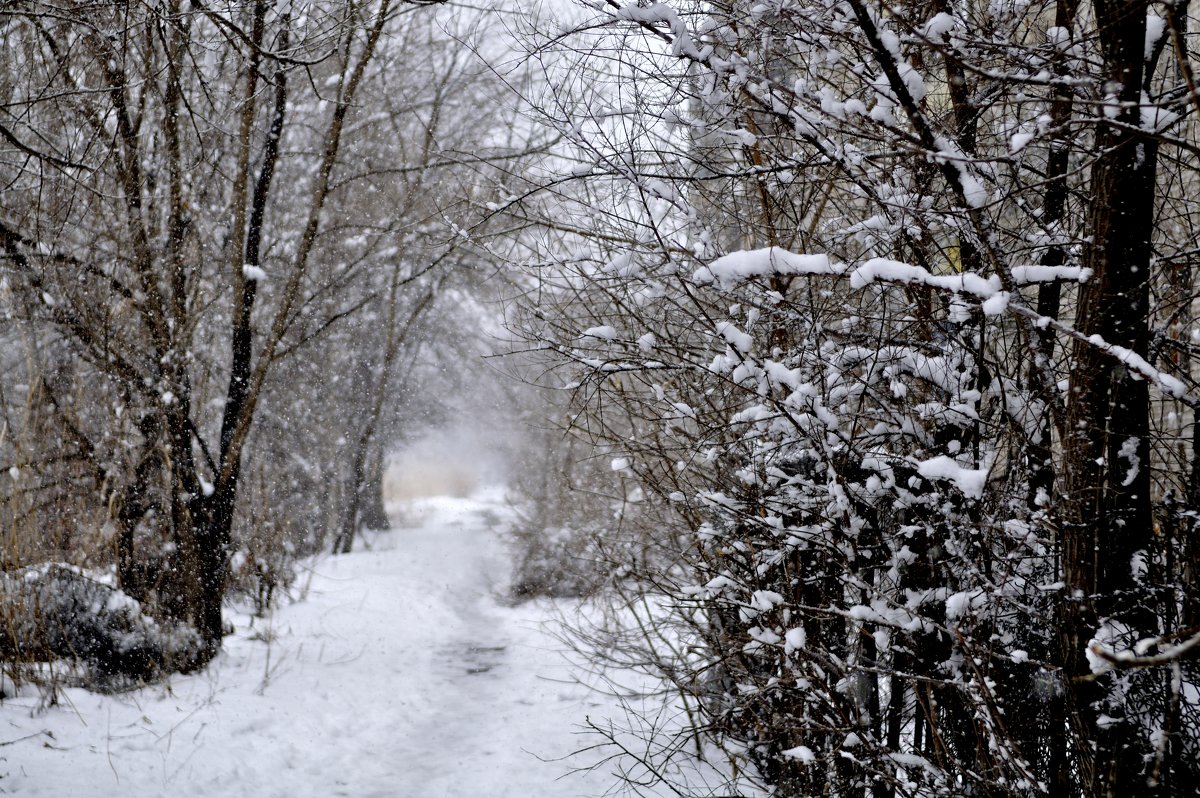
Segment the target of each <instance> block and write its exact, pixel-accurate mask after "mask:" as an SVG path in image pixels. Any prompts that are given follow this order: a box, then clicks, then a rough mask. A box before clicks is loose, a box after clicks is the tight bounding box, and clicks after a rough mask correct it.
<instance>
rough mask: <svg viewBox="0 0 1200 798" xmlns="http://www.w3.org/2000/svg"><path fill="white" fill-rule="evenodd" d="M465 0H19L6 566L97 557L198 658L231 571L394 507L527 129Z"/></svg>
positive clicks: (241, 577)
mask: <svg viewBox="0 0 1200 798" xmlns="http://www.w3.org/2000/svg"><path fill="white" fill-rule="evenodd" d="M444 11H446V10H445V9H437V8H429V7H426V6H425V5H422V4H413V3H397V2H392V0H376V1H375V2H369V3H359V2H290V1H288V0H282V1H280V2H276V1H275V0H254V1H253V2H222V3H208V2H205V3H199V2H197V3H191V2H183V1H182V0H176V1H175V2H165V3H141V2H135V3H117V4H112V3H86V4H67V5H54V4H46V3H40V2H21V3H10V4H7V5H6V6H5V7H4V8H3V9H0V44H2V45H3V47H4V51H5V57H4V58H3V59H0V95H2V96H3V97H4V101H3V105H0V185H2V186H3V189H2V192H0V308H2V312H3V316H2V318H0V341H2V344H0V358H2V360H3V363H2V364H0V368H2V372H0V412H2V413H3V418H2V419H0V466H2V467H3V473H4V478H3V481H2V484H0V535H2V537H3V540H2V542H0V569H3V570H4V571H5V572H7V573H11V574H18V573H23V572H24V571H23V570H22V569H29V568H34V569H44V564H45V563H48V562H63V563H69V564H71V565H72V566H83V567H85V568H87V569H89V570H88V574H89V577H88V578H92V579H98V580H100V581H101V582H107V583H110V584H111V585H112V586H115V587H117V588H119V589H120V591H122V593H123V594H124V596H125V597H126V599H132V600H133V603H132V604H129V606H134V605H137V606H139V607H140V611H144V612H146V613H148V614H149V615H150V616H151V617H157V618H160V619H164V621H165V620H166V619H170V620H171V621H172V622H182V623H183V624H184V625H186V626H191V627H193V628H194V629H195V631H196V632H197V633H198V638H196V639H198V640H199V645H197V646H195V647H194V650H193V651H192V652H191V653H190V654H189V655H188V656H187V657H173V658H172V660H173V661H172V667H179V666H182V667H196V666H199V665H202V664H204V663H206V662H207V661H208V660H209V659H210V658H211V657H212V656H213V654H215V653H216V652H217V651H218V650H219V647H220V641H221V636H222V634H223V632H224V626H223V623H222V616H221V608H222V603H223V601H224V600H225V598H226V595H227V590H229V589H233V590H236V591H241V592H244V593H246V594H248V595H249V596H251V597H252V598H253V599H254V600H255V601H256V602H257V603H258V605H259V608H260V609H262V608H263V607H264V606H265V605H266V604H267V603H269V601H270V599H271V598H272V596H273V594H274V592H275V590H276V588H277V587H279V586H282V585H285V584H286V582H287V579H288V574H289V564H290V562H291V560H292V559H293V558H294V557H295V556H297V555H300V554H304V553H307V552H312V551H314V550H318V549H320V548H321V547H323V546H334V547H335V548H336V549H337V550H339V551H348V550H349V549H350V548H351V546H352V545H353V541H354V535H355V532H356V531H357V529H358V528H359V527H360V526H361V525H363V524H368V525H373V526H378V525H382V524H386V520H387V519H386V516H385V515H384V514H383V512H382V504H381V502H382V498H381V493H380V491H381V487H380V486H381V482H382V479H381V477H382V469H383V466H384V458H385V454H386V450H387V447H388V445H389V442H390V441H392V440H394V439H395V438H396V437H397V436H399V435H401V434H403V432H404V431H405V419H404V417H403V415H402V414H401V413H400V407H401V403H400V401H399V400H398V399H397V397H398V396H401V395H403V394H404V391H403V384H404V381H405V372H406V370H407V369H410V368H411V367H412V365H413V363H415V362H416V360H417V358H418V357H419V356H420V354H421V351H422V347H423V346H425V343H426V342H427V341H428V339H429V337H430V335H431V334H432V331H433V330H434V329H435V328H436V327H437V326H438V325H439V324H441V325H443V326H444V325H445V323H446V321H445V320H446V319H451V320H452V321H456V320H455V317H454V316H453V314H449V315H448V314H440V315H439V314H437V313H434V312H433V311H434V309H435V307H436V304H437V302H439V301H444V300H445V299H446V298H451V299H453V296H454V292H455V291H466V290H470V285H471V283H472V281H473V280H474V279H475V278H474V277H473V276H472V275H473V272H474V271H475V269H476V267H477V266H478V260H477V258H476V257H475V256H473V255H472V254H471V253H470V252H469V251H468V250H467V249H466V248H464V247H463V246H462V243H463V240H462V239H461V238H460V237H458V236H456V235H455V234H454V224H456V223H458V224H464V225H465V224H468V223H469V222H470V221H472V220H474V219H476V218H477V215H478V214H477V213H476V212H475V211H474V208H475V207H476V206H479V205H480V204H481V203H482V202H483V201H484V199H485V197H484V196H483V195H484V194H485V193H486V192H487V191H488V185H489V180H488V177H487V175H488V171H489V170H490V169H491V168H492V164H498V163H504V162H506V161H509V160H511V159H513V158H514V157H518V156H519V154H520V150H521V149H522V147H529V146H534V145H531V144H529V138H528V136H527V137H526V138H525V139H524V141H523V143H521V144H515V143H514V142H516V141H517V139H518V137H517V135H516V134H514V133H512V132H511V129H512V125H511V124H509V123H508V122H506V121H505V120H503V119H502V118H501V115H502V106H501V105H500V104H499V103H496V102H495V101H494V99H495V92H496V88H495V85H494V82H489V81H488V79H487V77H486V74H485V72H484V71H483V70H482V68H481V67H480V65H479V61H478V59H477V57H476V53H475V52H473V50H472V49H471V47H470V46H468V44H467V41H468V40H469V39H470V38H471V36H472V30H471V28H472V25H474V24H476V22H477V19H475V18H473V17H471V16H470V15H463V14H462V13H461V12H460V11H457V10H455V11H454V12H453V13H444ZM467 120H470V121H471V122H472V123H471V124H467ZM505 131H509V132H505ZM17 581H19V580H17ZM122 600H123V601H124V600H125V599H122ZM18 603H19V602H18ZM127 603H128V602H127ZM21 613H22V610H21V608H20V607H19V606H16V605H12V606H8V605H6V609H5V611H4V612H3V613H0V615H3V616H4V617H3V618H0V625H4V624H5V623H7V625H8V627H9V629H10V631H11V629H15V628H17V626H18V625H19V624H22V623H24V621H23V620H22V617H23V616H22V614H21ZM5 619H7V620H5ZM43 620H44V623H46V624H50V625H53V624H55V623H60V622H63V621H62V620H61V619H56V618H45V619H43ZM22 628H25V629H28V628H29V627H28V626H25V627H22ZM25 636H26V637H28V635H25ZM185 637H186V635H185ZM11 639H13V636H12V635H9V636H8V637H5V636H4V635H0V640H11ZM39 651H41V652H44V647H41V646H39V645H38V644H37V641H33V640H26V641H25V643H23V644H22V643H14V644H13V645H11V646H10V645H5V646H4V648H3V650H0V660H3V661H14V660H21V659H28V658H30V657H33V658H35V659H36V658H38V657H41V656H42V654H38V653H36V652H39ZM57 654H58V655H59V656H63V657H69V656H70V655H71V651H70V650H63V651H57Z"/></svg>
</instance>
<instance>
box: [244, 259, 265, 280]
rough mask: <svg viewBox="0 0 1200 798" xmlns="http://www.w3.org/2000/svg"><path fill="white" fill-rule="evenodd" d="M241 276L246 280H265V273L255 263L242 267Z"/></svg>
mask: <svg viewBox="0 0 1200 798" xmlns="http://www.w3.org/2000/svg"><path fill="white" fill-rule="evenodd" d="M242 276H243V277H245V278H246V279H247V280H265V279H267V273H266V272H265V271H263V270H262V267H261V266H259V265H258V264H256V263H247V264H246V265H245V266H243V267H242Z"/></svg>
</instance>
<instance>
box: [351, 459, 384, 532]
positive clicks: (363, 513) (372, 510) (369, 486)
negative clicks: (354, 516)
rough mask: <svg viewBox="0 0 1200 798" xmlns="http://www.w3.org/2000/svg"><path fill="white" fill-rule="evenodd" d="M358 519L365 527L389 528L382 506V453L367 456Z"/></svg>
mask: <svg viewBox="0 0 1200 798" xmlns="http://www.w3.org/2000/svg"><path fill="white" fill-rule="evenodd" d="M358 512H359V520H360V521H361V523H362V525H363V526H364V527H366V528H367V529H389V528H390V527H391V521H390V520H389V519H388V515H387V510H386V509H385V508H384V506H383V454H382V453H381V452H376V453H375V455H374V456H373V457H371V458H369V464H368V466H367V475H366V481H365V482H364V483H363V486H362V496H361V497H360V498H359V505H358Z"/></svg>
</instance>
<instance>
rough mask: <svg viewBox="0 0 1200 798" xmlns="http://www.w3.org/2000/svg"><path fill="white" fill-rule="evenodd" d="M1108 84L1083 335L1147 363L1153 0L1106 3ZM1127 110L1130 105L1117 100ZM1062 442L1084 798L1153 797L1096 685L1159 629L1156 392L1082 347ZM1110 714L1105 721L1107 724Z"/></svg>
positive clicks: (1073, 704) (1070, 654) (1135, 741)
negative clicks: (1144, 106) (1127, 641)
mask: <svg viewBox="0 0 1200 798" xmlns="http://www.w3.org/2000/svg"><path fill="white" fill-rule="evenodd" d="M1095 9H1096V19H1097V23H1098V29H1099V38H1100V42H1101V47H1102V52H1103V56H1104V61H1105V70H1106V78H1107V80H1108V85H1109V86H1111V87H1113V88H1115V89H1116V96H1115V97H1111V98H1110V100H1109V107H1108V108H1106V109H1102V110H1106V111H1109V112H1115V116H1114V122H1115V123H1116V124H1111V123H1108V122H1107V121H1105V120H1104V117H1101V122H1100V124H1099V129H1098V131H1097V135H1096V138H1097V141H1096V151H1097V152H1098V153H1099V156H1098V158H1097V160H1096V162H1095V164H1094V166H1093V168H1092V175H1091V179H1092V186H1091V193H1092V198H1093V204H1092V211H1091V216H1090V219H1089V228H1090V230H1089V232H1090V237H1089V241H1090V243H1089V245H1088V247H1087V249H1086V253H1085V258H1084V264H1085V266H1087V267H1089V268H1090V269H1092V276H1091V278H1090V279H1089V280H1088V282H1087V283H1086V284H1085V285H1084V287H1083V289H1082V291H1081V295H1080V306H1079V310H1078V314H1077V316H1076V327H1077V329H1078V330H1079V331H1080V332H1082V333H1083V334H1084V335H1086V336H1095V335H1099V336H1100V337H1101V338H1103V341H1104V342H1105V343H1107V344H1109V345H1113V346H1119V347H1123V348H1125V349H1127V350H1130V351H1132V352H1133V353H1135V354H1137V355H1139V356H1142V357H1145V356H1146V355H1147V352H1148V345H1149V338H1150V336H1149V287H1150V257H1151V246H1150V244H1151V242H1150V236H1151V232H1152V228H1153V222H1154V198H1155V172H1156V160H1157V147H1156V142H1155V140H1154V138H1153V137H1152V136H1150V135H1148V134H1145V133H1142V132H1141V131H1140V111H1139V102H1140V97H1141V90H1142V76H1143V58H1144V55H1143V51H1144V44H1145V27H1146V25H1145V20H1146V9H1147V3H1146V2H1145V0H1096V3H1095ZM1115 102H1119V103H1120V105H1119V106H1117V105H1116V104H1115ZM1072 354H1073V364H1074V371H1073V373H1072V376H1071V382H1070V395H1069V397H1068V405H1067V433H1066V439H1065V440H1064V442H1063V444H1064V446H1063V449H1064V451H1063V454H1064V462H1063V474H1062V480H1063V498H1064V503H1063V518H1062V524H1061V528H1062V553H1063V572H1064V578H1065V582H1066V585H1067V590H1066V596H1065V599H1064V602H1065V603H1064V606H1063V617H1062V620H1063V624H1062V627H1061V628H1060V635H1061V636H1060V640H1061V646H1062V657H1063V666H1064V671H1065V677H1066V686H1067V690H1068V701H1069V713H1070V721H1071V726H1072V729H1073V732H1074V735H1075V744H1074V746H1073V747H1074V750H1075V751H1076V753H1077V754H1078V756H1079V758H1080V762H1079V774H1080V781H1081V784H1080V787H1081V789H1082V792H1083V794H1084V795H1087V796H1094V797H1095V798H1102V797H1103V798H1108V797H1109V796H1111V797H1112V798H1116V797H1117V796H1129V795H1137V794H1144V791H1145V789H1146V779H1145V776H1144V775H1143V774H1142V770H1143V767H1144V763H1143V754H1144V753H1146V752H1145V751H1143V750H1142V745H1143V743H1142V741H1143V740H1144V734H1143V733H1142V730H1141V729H1140V728H1136V726H1137V724H1136V722H1135V720H1134V719H1131V718H1127V717H1125V713H1124V708H1123V706H1122V705H1121V702H1120V701H1119V700H1118V698H1117V697H1116V696H1114V695H1112V693H1111V681H1110V680H1111V678H1112V676H1111V674H1109V675H1108V676H1100V677H1098V678H1093V677H1092V674H1091V672H1090V668H1089V665H1088V661H1087V659H1086V656H1085V648H1086V646H1087V644H1088V641H1089V640H1090V639H1091V638H1092V637H1093V635H1094V634H1095V633H1096V630H1097V628H1098V626H1099V624H1101V623H1103V622H1107V621H1116V622H1120V623H1123V624H1126V625H1127V626H1128V627H1130V628H1131V629H1132V630H1134V632H1135V634H1139V635H1141V634H1147V633H1150V632H1151V631H1152V629H1153V617H1152V615H1150V614H1149V611H1148V608H1147V607H1145V606H1144V605H1143V604H1141V603H1140V602H1139V595H1140V590H1139V589H1138V585H1137V583H1136V581H1135V579H1134V575H1133V570H1132V568H1131V560H1132V558H1133V555H1134V553H1135V552H1136V551H1138V550H1139V549H1147V550H1149V548H1150V546H1151V543H1152V534H1153V533H1152V529H1153V519H1152V510H1151V502H1150V472H1149V465H1150V455H1149V433H1150V424H1149V420H1150V404H1149V402H1150V395H1149V387H1148V383H1147V382H1146V381H1145V380H1144V379H1142V378H1140V377H1138V376H1137V375H1134V374H1132V373H1131V372H1130V371H1129V370H1128V369H1127V368H1126V367H1125V366H1124V364H1123V363H1122V362H1120V360H1118V359H1117V358H1116V357H1114V355H1113V354H1112V353H1111V352H1106V351H1104V350H1103V348H1102V347H1101V346H1097V345H1096V342H1089V341H1086V340H1077V341H1076V342H1075V344H1074V347H1073V352H1072ZM1101 715H1107V716H1108V720H1106V721H1105V722H1103V723H1101V722H1100V716H1101Z"/></svg>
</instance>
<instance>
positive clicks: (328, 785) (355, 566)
mask: <svg viewBox="0 0 1200 798" xmlns="http://www.w3.org/2000/svg"><path fill="white" fill-rule="evenodd" d="M409 512H410V514H415V515H417V516H424V517H425V521H424V524H423V526H421V527H420V528H415V529H399V530H396V531H393V532H388V533H380V534H376V535H371V536H369V538H368V541H369V545H370V550H367V551H361V552H357V553H354V554H351V555H347V556H341V557H336V558H335V557H326V558H323V559H320V560H317V561H315V562H312V563H310V566H309V569H308V570H307V572H306V573H304V574H303V575H302V577H301V579H300V580H299V588H300V589H301V592H302V593H303V594H304V595H303V598H302V600H300V601H298V602H297V603H294V604H291V605H290V606H284V607H282V608H281V609H279V610H277V611H276V613H275V614H274V616H273V617H271V618H268V619H266V620H263V619H254V618H252V617H250V616H249V615H246V614H233V613H228V611H227V618H230V619H232V620H233V621H234V623H235V625H236V632H235V634H234V635H232V636H231V637H229V638H226V641H225V651H224V653H223V654H222V655H221V656H220V657H219V658H218V659H217V660H216V662H215V663H214V664H213V665H212V666H211V667H210V668H209V670H207V671H206V672H204V673H201V674H198V675H191V676H177V677H175V678H173V679H172V680H171V681H170V683H169V684H167V685H160V686H154V687H148V688H145V689H142V690H140V691H135V692H129V693H123V694H118V695H98V694H93V693H89V692H86V691H84V690H81V689H74V688H71V689H66V690H65V691H64V692H63V695H62V698H61V700H60V701H59V703H58V704H57V705H56V706H51V707H49V708H48V709H45V710H44V711H41V710H39V708H38V704H39V698H38V695H37V694H36V692H31V691H30V690H29V689H26V690H25V691H23V692H22V693H21V694H20V695H18V697H16V698H10V699H8V700H6V701H4V702H3V703H2V704H0V745H2V746H3V748H2V749H0V791H2V792H4V793H5V794H15V795H22V796H26V795H27V796H64V795H70V796H110V795H121V796H161V795H187V796H189V798H202V797H203V796H227V795H254V796H279V797H280V798H285V797H286V798H292V797H294V796H328V795H355V796H401V797H402V798H437V797H442V796H461V798H478V796H484V795H486V796H500V797H502V796H513V797H514V798H516V797H519V798H526V797H527V796H539V798H566V796H582V795H599V794H603V793H604V792H605V791H606V790H608V789H610V788H611V787H612V786H613V779H612V776H611V775H610V774H609V772H608V770H609V768H607V767H601V768H599V769H598V770H596V771H592V772H588V773H582V774H575V775H572V776H569V777H567V778H562V779H559V777H560V776H562V775H563V774H564V773H566V772H567V771H568V770H569V769H571V768H572V767H578V766H580V765H588V764H592V763H594V762H595V761H596V760H597V759H598V758H599V757H597V756H595V755H594V754H593V755H592V757H591V758H588V757H586V756H585V757H584V758H583V759H582V761H581V760H579V759H577V758H572V757H570V756H569V755H570V754H571V753H572V752H573V751H575V750H577V749H580V748H583V747H584V746H585V745H588V744H591V743H593V742H596V740H594V739H592V738H587V737H580V736H578V735H577V734H576V733H577V732H578V730H579V726H580V725H581V724H582V723H583V722H584V719H585V716H589V715H590V716H591V717H592V719H593V720H597V721H599V722H601V723H603V722H604V721H603V720H602V719H603V718H605V717H607V716H609V715H611V714H613V713H615V712H616V711H617V710H616V709H615V704H614V699H609V698H606V697H604V696H602V695H601V694H599V693H597V692H593V691H590V690H589V689H587V688H585V687H583V686H582V685H580V684H578V683H577V682H576V681H575V680H574V671H573V669H572V668H571V666H570V665H569V664H568V662H567V660H566V659H565V658H564V656H563V653H562V645H561V644H560V643H558V642H557V641H556V639H555V638H554V637H553V636H552V635H551V634H550V633H549V632H548V631H546V630H545V629H543V627H542V625H543V624H544V623H545V622H546V621H547V620H548V619H549V618H551V617H552V616H553V615H554V613H555V611H556V608H561V607H563V606H564V605H562V604H558V605H556V604H551V603H527V604H522V605H518V606H508V605H507V604H506V603H504V602H503V601H502V600H500V599H499V598H498V595H499V592H498V591H500V590H502V588H503V581H504V579H505V578H506V576H507V569H508V564H507V561H506V551H505V548H504V546H503V544H502V542H501V540H500V538H499V535H498V532H497V530H496V520H495V519H496V518H497V517H498V516H499V515H500V514H501V513H503V512H504V509H503V506H502V504H501V503H500V501H499V496H498V495H497V494H492V495H490V496H485V497H484V499H482V500H481V499H478V498H477V499H449V498H440V499H432V500H430V499H426V500H422V501H421V502H418V503H416V504H414V505H412V506H410V507H409ZM564 757H565V758H564Z"/></svg>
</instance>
